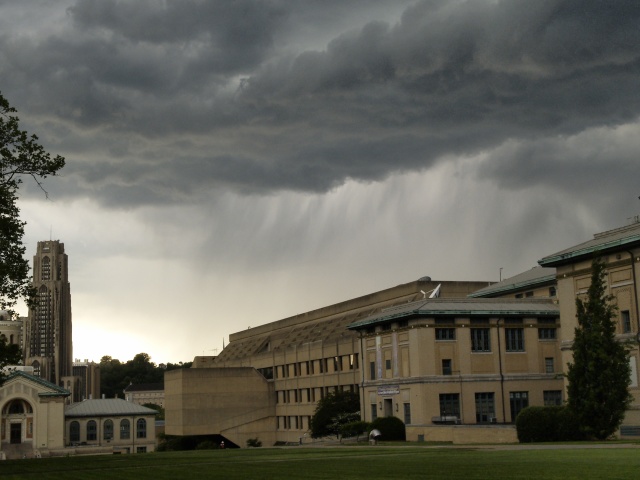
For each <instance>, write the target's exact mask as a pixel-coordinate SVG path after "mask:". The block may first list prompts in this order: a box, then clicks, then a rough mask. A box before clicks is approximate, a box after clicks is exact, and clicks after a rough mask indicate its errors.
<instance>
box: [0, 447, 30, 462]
mask: <svg viewBox="0 0 640 480" xmlns="http://www.w3.org/2000/svg"><path fill="white" fill-rule="evenodd" d="M0 452H1V453H2V454H4V458H5V459H6V460H15V459H20V458H35V457H36V451H35V450H34V449H33V445H32V444H30V443H3V444H2V448H1V449H0Z"/></svg>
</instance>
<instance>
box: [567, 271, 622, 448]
mask: <svg viewBox="0 0 640 480" xmlns="http://www.w3.org/2000/svg"><path fill="white" fill-rule="evenodd" d="M612 300H613V297H612V296H611V295H606V294H605V266H604V263H603V262H602V261H601V260H599V259H596V260H594V262H593V265H592V275H591V286H590V287H589V290H588V292H587V297H586V299H584V300H582V299H580V298H578V299H577V300H576V308H577V317H578V326H577V327H576V329H575V334H574V341H573V346H572V350H573V362H572V363H570V364H569V366H568V370H567V380H568V386H567V393H568V407H569V408H570V409H571V410H572V411H573V412H574V414H575V415H576V417H577V418H578V419H579V421H580V425H581V428H582V430H583V431H584V433H585V434H586V435H587V436H588V437H590V438H595V439H598V440H603V439H606V438H608V437H610V436H611V435H612V434H613V433H614V432H615V431H616V430H617V429H618V427H619V426H620V424H621V423H622V420H623V418H624V413H625V410H626V409H627V408H628V406H629V404H630V401H631V396H630V394H629V390H628V388H629V384H630V382H631V377H630V373H631V371H630V368H631V367H630V366H629V354H628V350H627V348H626V346H625V345H624V344H622V343H620V342H619V341H617V340H616V335H615V332H616V324H615V318H616V314H615V312H616V307H615V306H614V305H613V304H612V303H611V302H612Z"/></svg>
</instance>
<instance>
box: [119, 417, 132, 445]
mask: <svg viewBox="0 0 640 480" xmlns="http://www.w3.org/2000/svg"><path fill="white" fill-rule="evenodd" d="M130 428H131V424H130V423H129V420H127V419H126V418H125V419H124V420H120V439H121V440H124V439H127V438H129V435H130V434H129V432H130Z"/></svg>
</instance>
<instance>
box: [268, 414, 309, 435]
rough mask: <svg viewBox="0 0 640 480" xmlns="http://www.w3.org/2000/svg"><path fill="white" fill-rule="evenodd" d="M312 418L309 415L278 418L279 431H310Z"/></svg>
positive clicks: (277, 426)
mask: <svg viewBox="0 0 640 480" xmlns="http://www.w3.org/2000/svg"><path fill="white" fill-rule="evenodd" d="M310 424H311V417H310V416H309V415H286V416H278V417H276V428H277V429H278V430H302V431H305V432H306V431H307V430H309V426H310Z"/></svg>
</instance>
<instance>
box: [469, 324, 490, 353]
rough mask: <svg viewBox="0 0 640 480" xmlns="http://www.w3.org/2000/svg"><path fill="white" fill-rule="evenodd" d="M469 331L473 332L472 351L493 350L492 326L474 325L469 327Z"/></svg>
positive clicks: (486, 351)
mask: <svg viewBox="0 0 640 480" xmlns="http://www.w3.org/2000/svg"><path fill="white" fill-rule="evenodd" d="M469 331H470V333H471V352H472V353H488V352H491V328H489V327H472V328H470V329H469Z"/></svg>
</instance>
